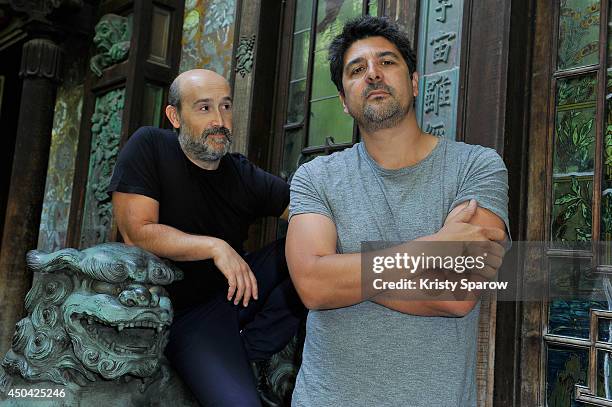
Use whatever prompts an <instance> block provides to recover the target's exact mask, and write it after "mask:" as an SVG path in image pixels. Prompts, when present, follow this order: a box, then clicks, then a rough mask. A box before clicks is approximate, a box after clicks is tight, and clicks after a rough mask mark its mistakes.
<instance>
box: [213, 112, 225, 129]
mask: <svg viewBox="0 0 612 407" xmlns="http://www.w3.org/2000/svg"><path fill="white" fill-rule="evenodd" d="M212 124H213V125H214V126H218V127H225V120H224V119H223V115H222V114H221V110H217V112H216V113H215V117H214V119H213V121H212Z"/></svg>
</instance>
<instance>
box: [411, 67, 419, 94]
mask: <svg viewBox="0 0 612 407" xmlns="http://www.w3.org/2000/svg"><path fill="white" fill-rule="evenodd" d="M412 95H413V96H414V97H417V96H419V73H418V72H416V71H415V72H413V73H412Z"/></svg>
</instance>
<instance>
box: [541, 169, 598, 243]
mask: <svg viewBox="0 0 612 407" xmlns="http://www.w3.org/2000/svg"><path fill="white" fill-rule="evenodd" d="M592 194H593V176H592V175H585V176H582V175H579V176H576V175H572V176H568V177H555V178H554V180H553V207H552V219H551V239H552V241H553V242H559V244H557V245H556V246H557V247H562V246H563V245H562V244H561V243H562V242H589V241H590V240H591V235H592V228H591V223H592V218H591V216H592V209H591V205H592V199H591V197H592ZM582 246H583V247H582V248H583V249H584V248H587V244H586V243H584V244H582ZM573 247H574V248H578V247H580V246H578V245H573Z"/></svg>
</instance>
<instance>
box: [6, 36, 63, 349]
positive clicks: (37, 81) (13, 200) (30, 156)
mask: <svg viewBox="0 0 612 407" xmlns="http://www.w3.org/2000/svg"><path fill="white" fill-rule="evenodd" d="M60 62H61V50H60V47H59V46H58V45H57V44H56V43H55V42H53V41H51V40H49V39H33V40H30V41H28V42H26V43H25V44H24V45H23V54H22V59H21V71H20V75H21V77H22V78H23V90H22V94H21V106H20V110H19V122H18V125H17V137H16V146H15V156H14V159H13V169H12V175H11V185H10V189H9V196H8V202H7V208H6V217H5V224H4V231H3V237H2V246H1V249H0V281H1V283H0V353H3V352H4V351H6V350H7V349H8V348H9V347H10V341H11V336H12V334H13V331H14V326H15V323H16V322H17V321H18V320H19V319H20V318H21V316H22V311H23V302H24V299H25V295H26V292H27V291H28V289H29V288H30V284H31V279H32V276H31V273H30V272H29V271H28V270H27V267H26V264H25V255H26V252H27V251H28V250H31V249H35V248H36V244H37V240H38V226H39V223H40V214H41V210H42V203H43V197H44V189H45V179H46V173H47V162H48V159H49V147H50V144H51V128H52V125H53V109H54V106H55V93H56V89H57V83H58V81H59V76H60Z"/></svg>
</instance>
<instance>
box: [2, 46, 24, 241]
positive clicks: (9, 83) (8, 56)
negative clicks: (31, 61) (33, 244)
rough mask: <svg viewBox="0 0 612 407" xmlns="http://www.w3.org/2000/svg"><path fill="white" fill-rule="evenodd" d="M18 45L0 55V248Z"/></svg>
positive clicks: (16, 100)
mask: <svg viewBox="0 0 612 407" xmlns="http://www.w3.org/2000/svg"><path fill="white" fill-rule="evenodd" d="M21 45H22V44H21V42H18V43H15V44H12V45H10V46H9V47H7V48H5V49H3V50H1V51H0V61H2V63H1V64H0V129H1V130H0V244H1V243H2V241H1V239H2V229H3V227H4V217H5V212H6V202H7V199H8V192H9V185H10V182H11V170H12V166H13V153H14V152H15V136H16V134H17V121H18V119H19V105H20V99H21V79H20V78H19V66H20V61H21Z"/></svg>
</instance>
